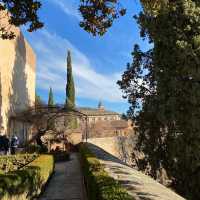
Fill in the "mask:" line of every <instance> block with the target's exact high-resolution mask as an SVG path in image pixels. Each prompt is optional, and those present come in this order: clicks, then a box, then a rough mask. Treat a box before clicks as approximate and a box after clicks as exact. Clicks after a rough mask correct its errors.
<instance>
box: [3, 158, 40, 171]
mask: <svg viewBox="0 0 200 200" xmlns="http://www.w3.org/2000/svg"><path fill="white" fill-rule="evenodd" d="M37 157H38V155H37V154H17V155H9V156H0V171H3V172H4V173H5V172H10V171H15V170H18V169H20V168H22V167H24V166H25V165H27V164H28V163H30V162H32V161H33V160H34V159H36V158H37Z"/></svg>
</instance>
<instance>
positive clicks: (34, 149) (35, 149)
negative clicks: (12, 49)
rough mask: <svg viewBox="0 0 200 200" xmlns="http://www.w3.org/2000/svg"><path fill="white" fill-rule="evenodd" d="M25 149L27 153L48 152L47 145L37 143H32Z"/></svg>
mask: <svg viewBox="0 0 200 200" xmlns="http://www.w3.org/2000/svg"><path fill="white" fill-rule="evenodd" d="M25 151H26V152H27V153H38V154H40V153H41V154H42V153H47V152H48V148H47V147H46V146H45V145H42V146H40V145H37V144H31V145H28V146H27V147H26V148H25Z"/></svg>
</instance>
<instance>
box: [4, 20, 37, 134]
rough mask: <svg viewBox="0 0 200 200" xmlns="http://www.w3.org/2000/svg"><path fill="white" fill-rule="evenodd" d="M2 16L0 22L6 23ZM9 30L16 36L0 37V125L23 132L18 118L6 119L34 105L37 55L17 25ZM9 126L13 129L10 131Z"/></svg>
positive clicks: (23, 127)
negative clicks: (9, 37) (4, 38)
mask: <svg viewBox="0 0 200 200" xmlns="http://www.w3.org/2000/svg"><path fill="white" fill-rule="evenodd" d="M3 20H4V21H2V20H1V21H0V24H6V23H7V22H6V19H5V18H3ZM11 30H12V31H13V32H14V33H15V34H16V38H15V39H13V40H2V39H0V111H1V113H0V114H1V118H0V125H1V126H4V128H5V129H6V133H7V134H9V132H13V131H15V132H21V133H20V134H24V131H26V130H25V129H27V125H26V124H21V123H19V122H15V123H14V124H12V125H11V123H10V121H9V119H10V116H13V115H15V114H16V113H18V112H20V111H23V110H26V109H27V108H28V107H29V106H33V105H34V102H35V63H36V56H35V54H34V52H33V50H32V48H31V47H30V45H29V44H28V42H27V41H26V40H25V38H24V36H23V34H22V33H21V31H20V30H19V29H18V28H16V27H11ZM11 126H12V127H13V129H14V130H10V131H9V127H11ZM11 134H12V133H11ZM23 137H24V136H23Z"/></svg>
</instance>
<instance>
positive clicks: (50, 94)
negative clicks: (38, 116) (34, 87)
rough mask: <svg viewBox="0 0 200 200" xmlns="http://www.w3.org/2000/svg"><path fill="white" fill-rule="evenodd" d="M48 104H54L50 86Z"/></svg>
mask: <svg viewBox="0 0 200 200" xmlns="http://www.w3.org/2000/svg"><path fill="white" fill-rule="evenodd" d="M48 106H54V98H53V91H52V88H51V87H50V89H49V99H48Z"/></svg>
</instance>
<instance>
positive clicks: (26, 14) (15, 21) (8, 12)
mask: <svg viewBox="0 0 200 200" xmlns="http://www.w3.org/2000/svg"><path fill="white" fill-rule="evenodd" d="M40 7H41V3H40V1H36V0H20V1H16V0H0V16H1V20H2V19H3V18H4V17H8V16H9V24H8V25H4V24H1V25H0V38H2V39H13V38H14V37H15V34H14V32H13V31H12V30H10V26H9V25H14V26H17V27H19V26H21V25H27V24H28V25H29V26H28V31H29V32H32V31H35V30H37V29H38V28H41V27H42V26H43V23H42V22H40V20H39V17H38V10H39V9H40Z"/></svg>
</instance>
